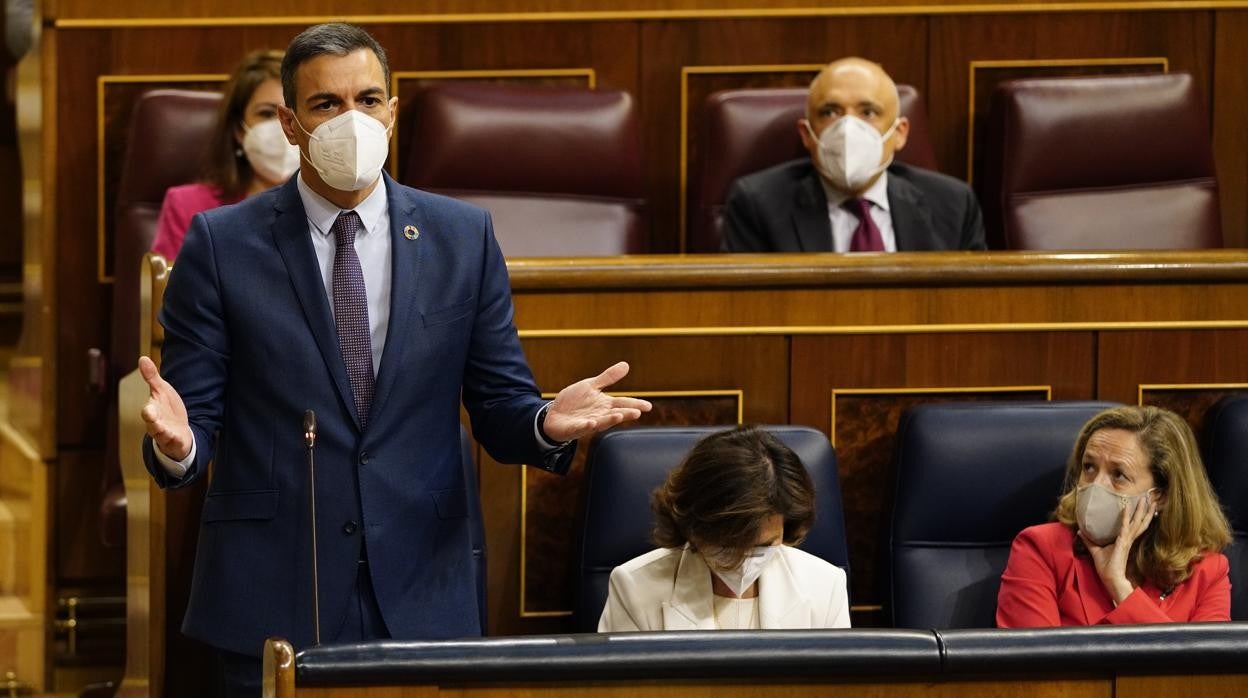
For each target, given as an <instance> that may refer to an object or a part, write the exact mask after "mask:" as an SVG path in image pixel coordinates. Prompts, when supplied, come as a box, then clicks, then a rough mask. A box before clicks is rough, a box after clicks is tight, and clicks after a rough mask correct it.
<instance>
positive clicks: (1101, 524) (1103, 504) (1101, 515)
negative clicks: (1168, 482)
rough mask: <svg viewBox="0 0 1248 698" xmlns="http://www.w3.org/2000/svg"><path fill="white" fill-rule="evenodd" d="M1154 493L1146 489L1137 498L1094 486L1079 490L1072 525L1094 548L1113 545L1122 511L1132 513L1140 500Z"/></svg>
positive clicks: (1085, 486)
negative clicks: (1075, 525) (1074, 522)
mask: <svg viewBox="0 0 1248 698" xmlns="http://www.w3.org/2000/svg"><path fill="white" fill-rule="evenodd" d="M1154 489H1156V488H1152V487H1150V488H1149V489H1146V490H1144V491H1143V492H1141V493H1139V494H1136V495H1129V496H1123V495H1121V494H1117V493H1115V492H1112V491H1110V490H1109V489H1108V488H1106V487H1105V486H1104V485H1098V484H1097V483H1095V482H1094V483H1092V484H1090V485H1084V486H1082V487H1080V488H1079V489H1078V490H1077V492H1076V494H1075V521H1076V522H1077V523H1078V524H1079V530H1080V531H1083V535H1085V536H1087V537H1088V539H1089V540H1091V541H1092V542H1093V543H1095V544H1097V545H1109V544H1110V543H1113V542H1114V540H1115V539H1116V538H1118V533H1119V532H1120V531H1121V530H1122V510H1123V509H1127V510H1129V511H1133V510H1134V509H1135V507H1136V504H1137V503H1138V502H1139V501H1140V497H1147V496H1149V494H1150V493H1152V491H1153V490H1154Z"/></svg>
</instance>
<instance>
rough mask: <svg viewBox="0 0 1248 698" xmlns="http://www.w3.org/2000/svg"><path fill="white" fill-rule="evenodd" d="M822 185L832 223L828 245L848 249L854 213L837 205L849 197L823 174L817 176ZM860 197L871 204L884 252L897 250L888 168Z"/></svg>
mask: <svg viewBox="0 0 1248 698" xmlns="http://www.w3.org/2000/svg"><path fill="white" fill-rule="evenodd" d="M819 183H820V184H822V185H823V193H824V194H826V195H827V197H828V219H829V220H830V221H831V223H832V249H833V251H836V252H849V246H850V244H851V243H852V242H853V239H854V231H855V230H857V229H858V216H855V215H854V214H852V213H850V212H849V211H846V210H845V209H844V208H842V207H841V205H842V204H844V203H845V202H846V201H848V200H849V199H850V198H851V197H850V196H849V195H848V194H846V193H844V192H841V191H838V190H836V189H833V188H832V186H831V185H829V184H828V183H827V182H826V181H825V180H824V179H823V177H820V178H819ZM861 198H863V199H866V200H867V202H868V203H870V204H871V220H873V221H875V227H877V228H879V229H880V239H881V240H883V241H884V251H885V252H896V251H897V235H896V233H894V232H893V214H892V213H891V212H890V209H889V206H888V170H885V171H884V172H882V173H880V178H879V179H877V180H875V184H872V185H871V187H870V188H869V189H867V190H866V191H865V192H863V193H862V197H861Z"/></svg>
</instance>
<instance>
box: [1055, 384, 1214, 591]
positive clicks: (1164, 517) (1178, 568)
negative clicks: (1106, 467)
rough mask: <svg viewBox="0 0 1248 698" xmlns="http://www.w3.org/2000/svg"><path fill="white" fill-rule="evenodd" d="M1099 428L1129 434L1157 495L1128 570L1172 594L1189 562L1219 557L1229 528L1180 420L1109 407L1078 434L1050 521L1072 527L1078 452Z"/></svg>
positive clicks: (1154, 410) (1153, 410)
mask: <svg viewBox="0 0 1248 698" xmlns="http://www.w3.org/2000/svg"><path fill="white" fill-rule="evenodd" d="M1102 429H1122V430H1124V431H1129V432H1131V433H1133V434H1135V437H1136V439H1138V440H1139V444H1140V448H1141V449H1142V450H1143V451H1144V453H1145V455H1147V456H1148V461H1149V470H1150V471H1151V472H1152V474H1153V486H1154V487H1156V488H1157V490H1158V491H1160V492H1161V497H1160V498H1159V501H1160V502H1161V504H1160V505H1159V507H1158V512H1159V516H1158V517H1157V520H1156V521H1154V522H1153V524H1152V525H1151V526H1149V527H1148V528H1147V529H1145V531H1144V533H1142V534H1141V535H1140V537H1139V538H1137V539H1136V540H1135V543H1134V544H1133V545H1132V547H1131V556H1130V558H1129V560H1128V565H1129V567H1130V569H1129V570H1128V571H1129V572H1133V573H1135V575H1137V576H1138V577H1142V578H1144V579H1147V580H1149V581H1151V582H1152V583H1153V584H1155V585H1156V586H1157V587H1158V588H1160V589H1173V588H1174V587H1175V586H1176V585H1178V584H1180V583H1182V582H1183V581H1184V580H1186V579H1187V578H1188V576H1189V575H1190V574H1191V568H1192V563H1194V562H1196V561H1197V560H1199V559H1200V558H1201V557H1202V556H1204V555H1206V554H1208V553H1214V552H1221V551H1222V549H1223V548H1225V547H1226V546H1227V545H1228V544H1229V543H1230V541H1231V529H1230V524H1228V523H1227V520H1226V516H1225V515H1224V514H1223V513H1222V507H1221V506H1219V504H1218V498H1217V496H1216V495H1214V493H1213V486H1212V485H1210V484H1209V476H1208V475H1206V474H1205V466H1204V463H1202V462H1201V459H1200V451H1199V450H1198V449H1197V447H1196V437H1195V436H1194V435H1193V434H1192V429H1191V427H1189V426H1188V425H1187V422H1186V421H1184V420H1183V418H1182V417H1179V416H1178V415H1177V414H1175V413H1173V412H1170V411H1169V410H1164V409H1161V408H1159V407H1115V408H1114V409H1110V410H1106V411H1104V412H1102V413H1100V414H1098V415H1096V416H1095V417H1093V418H1092V419H1091V421H1089V422H1088V423H1087V424H1085V425H1083V429H1082V430H1080V432H1079V438H1078V439H1077V440H1076V442H1075V448H1074V450H1073V451H1072V452H1071V454H1070V461H1069V462H1068V463H1067V464H1066V482H1065V484H1064V485H1063V487H1062V491H1063V492H1065V494H1063V495H1062V498H1061V499H1060V500H1058V503H1057V509H1056V510H1055V511H1054V512H1053V518H1054V519H1056V520H1058V521H1060V522H1062V523H1064V524H1066V525H1067V526H1069V527H1071V529H1072V530H1075V529H1077V528H1078V523H1077V522H1076V518H1075V498H1076V494H1077V491H1078V486H1079V481H1080V476H1081V473H1082V472H1083V453H1084V451H1085V450H1086V449H1087V446H1088V439H1090V438H1091V437H1092V435H1093V434H1094V433H1096V432H1098V431H1100V430H1102ZM1075 543H1076V549H1077V550H1078V551H1079V552H1080V553H1084V552H1086V548H1085V546H1084V545H1083V541H1082V540H1080V539H1078V538H1076V539H1075Z"/></svg>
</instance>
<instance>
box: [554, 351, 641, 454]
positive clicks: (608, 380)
mask: <svg viewBox="0 0 1248 698" xmlns="http://www.w3.org/2000/svg"><path fill="white" fill-rule="evenodd" d="M627 375H628V364H627V363H625V362H623V361H621V362H619V363H618V364H615V365H614V366H612V367H610V368H608V369H607V370H605V371H603V372H602V373H599V374H598V375H596V376H594V377H593V378H586V379H585V380H582V381H577V382H575V383H573V384H572V385H569V386H568V387H566V388H564V389H563V390H560V391H559V395H558V396H557V397H556V398H555V401H554V402H552V403H550V407H549V408H548V409H547V410H546V421H545V423H544V424H543V426H542V431H544V432H546V435H547V436H548V437H550V438H551V439H554V440H555V441H571V440H573V439H579V438H581V437H583V436H590V435H592V434H596V433H598V432H600V431H602V430H604V429H607V428H609V427H613V426H615V425H616V424H620V423H622V422H631V421H633V420H634V419H639V418H640V417H641V414H642V413H643V412H649V411H650V403H649V402H647V401H645V400H639V399H637V398H631V397H613V396H611V395H608V394H607V393H605V392H603V390H605V389H606V388H608V387H610V386H611V385H613V384H614V383H616V382H618V381H619V380H620V379H622V378H624V376H627Z"/></svg>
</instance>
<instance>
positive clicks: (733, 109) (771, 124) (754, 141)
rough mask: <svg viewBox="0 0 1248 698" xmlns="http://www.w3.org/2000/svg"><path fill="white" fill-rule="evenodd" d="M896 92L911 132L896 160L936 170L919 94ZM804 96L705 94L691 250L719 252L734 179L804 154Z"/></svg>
mask: <svg viewBox="0 0 1248 698" xmlns="http://www.w3.org/2000/svg"><path fill="white" fill-rule="evenodd" d="M897 92H898V95H899V96H900V98H901V104H900V107H901V109H900V111H901V114H902V116H905V117H906V118H908V119H909V120H910V137H909V139H908V141H907V143H906V147H905V148H904V149H903V150H901V151H900V152H898V153H897V160H899V161H901V162H905V163H907V164H910V165H915V166H917V167H924V168H927V169H929V170H936V169H939V168H938V167H937V165H936V153H935V151H934V150H933V149H932V139H931V136H930V135H929V131H928V126H927V110H926V109H925V108H924V106H923V100H922V98H921V96H920V95H919V93H918V91H917V90H915V89H914V88H913V87H911V86H910V85H898V86H897ZM806 95H807V90H806V88H804V87H795V88H774V87H773V88H754V89H743V90H725V91H722V92H716V93H714V94H712V95H711V96H709V97H707V98H706V104H705V106H703V117H702V141H701V143H702V147H701V151H702V152H701V156H700V157H699V163H698V165H697V167H696V169H695V171H693V172H691V173H690V174H691V177H692V178H693V179H692V181H691V186H690V187H689V202H690V203H689V210H690V211H691V214H690V219H691V220H690V221H689V224H690V228H689V244H688V248H689V251H690V252H719V250H720V240H721V239H722V237H723V236H722V230H723V217H724V215H723V211H724V200H725V199H726V198H727V196H728V187H729V186H730V185H731V184H732V182H733V180H735V179H736V178H738V177H741V176H743V175H747V174H750V173H751V172H757V171H759V170H762V169H766V168H768V167H771V166H772V165H778V164H780V163H782V162H785V161H787V160H793V159H795V158H804V157H808V155H807V152H806V149H805V148H803V147H802V140H801V137H800V136H798V133H797V120H798V119H800V118H803V117H805V116H806Z"/></svg>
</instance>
